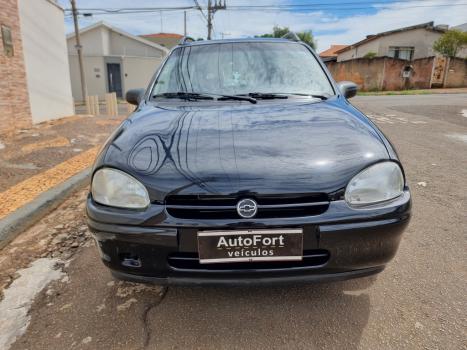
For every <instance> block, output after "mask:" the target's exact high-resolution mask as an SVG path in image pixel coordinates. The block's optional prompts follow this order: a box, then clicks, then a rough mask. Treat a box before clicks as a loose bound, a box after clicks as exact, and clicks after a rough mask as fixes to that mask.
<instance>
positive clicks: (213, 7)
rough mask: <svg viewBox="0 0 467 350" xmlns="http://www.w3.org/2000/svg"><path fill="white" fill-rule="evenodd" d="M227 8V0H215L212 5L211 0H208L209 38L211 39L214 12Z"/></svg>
mask: <svg viewBox="0 0 467 350" xmlns="http://www.w3.org/2000/svg"><path fill="white" fill-rule="evenodd" d="M226 8H227V6H226V4H225V0H224V3H222V0H219V2H218V1H217V0H214V5H212V2H211V0H208V18H207V21H208V40H211V33H212V19H213V17H214V14H215V13H216V11H217V10H225V9H226Z"/></svg>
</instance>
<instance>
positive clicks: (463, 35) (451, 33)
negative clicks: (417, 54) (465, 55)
mask: <svg viewBox="0 0 467 350" xmlns="http://www.w3.org/2000/svg"><path fill="white" fill-rule="evenodd" d="M465 45H467V32H462V31H460V30H456V29H451V30H448V31H447V32H445V33H444V34H443V35H442V36H441V37H440V38H439V39H438V40H436V41H435V43H434V44H433V49H434V50H435V51H436V52H439V53H440V54H442V55H445V56H449V57H455V56H456V55H457V53H458V52H459V51H460V49H461V48H462V46H465Z"/></svg>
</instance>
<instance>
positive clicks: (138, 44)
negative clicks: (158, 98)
mask: <svg viewBox="0 0 467 350" xmlns="http://www.w3.org/2000/svg"><path fill="white" fill-rule="evenodd" d="M80 38H81V46H82V48H83V61H84V73H85V79H86V86H87V90H88V94H89V95H99V97H100V98H103V97H104V95H105V94H106V93H108V92H116V93H117V96H118V97H123V96H124V95H125V92H126V91H128V90H130V89H133V88H145V87H147V85H148V83H149V81H150V79H151V77H152V76H153V74H154V72H155V71H156V69H157V67H158V66H159V65H160V64H161V62H162V60H163V59H164V57H165V56H166V55H167V53H168V52H169V50H168V49H167V48H165V47H163V46H161V45H159V44H156V43H153V42H151V41H148V40H145V39H143V38H141V37H138V36H135V35H132V34H129V33H126V32H124V31H122V30H120V29H117V28H115V27H113V26H111V25H109V24H106V23H104V22H98V23H95V24H93V25H91V26H88V27H85V28H83V29H81V30H80ZM67 44H68V55H69V62H70V74H71V86H72V91H73V97H74V98H75V100H82V99H83V98H82V96H81V80H80V74H79V64H78V55H77V52H76V48H75V45H76V42H75V35H74V33H71V34H69V35H68V36H67Z"/></svg>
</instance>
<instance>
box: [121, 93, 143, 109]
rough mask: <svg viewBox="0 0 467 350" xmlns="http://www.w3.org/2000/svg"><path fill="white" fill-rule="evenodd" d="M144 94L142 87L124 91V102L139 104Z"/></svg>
mask: <svg viewBox="0 0 467 350" xmlns="http://www.w3.org/2000/svg"><path fill="white" fill-rule="evenodd" d="M143 96H144V89H131V90H128V91H127V92H126V95H125V99H126V102H128V103H130V104H132V105H136V106H137V105H139V103H140V102H141V100H142V99H143Z"/></svg>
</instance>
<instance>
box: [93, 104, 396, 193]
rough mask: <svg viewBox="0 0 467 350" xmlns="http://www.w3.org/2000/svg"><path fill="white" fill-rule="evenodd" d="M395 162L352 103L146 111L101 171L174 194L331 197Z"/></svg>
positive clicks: (122, 134)
mask: <svg viewBox="0 0 467 350" xmlns="http://www.w3.org/2000/svg"><path fill="white" fill-rule="evenodd" d="M381 159H388V151H387V150H386V147H385V146H384V143H383V142H382V140H381V136H380V134H379V133H378V132H377V131H376V130H375V128H374V127H373V125H372V124H371V123H370V122H369V121H368V119H367V118H366V117H365V116H363V115H362V114H361V113H359V112H358V111H357V110H355V109H354V108H353V107H352V106H350V105H348V104H347V102H342V101H334V102H332V101H326V102H319V103H297V102H295V103H290V102H288V103H281V104H277V103H275V104H274V103H268V102H263V103H260V104H258V105H251V106H243V105H242V106H239V105H238V104H234V103H232V106H224V107H219V106H212V105H211V106H209V105H206V106H205V107H199V105H198V106H197V107H196V108H194V107H192V106H191V107H185V108H181V107H177V108H160V107H154V106H145V107H143V108H142V109H141V110H140V111H139V112H137V113H135V114H134V115H133V117H131V118H130V119H128V120H127V121H126V122H125V123H124V125H123V126H122V128H121V130H120V131H119V132H118V133H117V136H116V137H114V139H113V140H111V141H110V145H109V147H108V148H107V151H106V153H105V156H103V157H101V160H100V164H97V166H99V167H100V166H110V167H115V168H119V169H121V170H123V171H126V172H128V173H130V174H132V175H133V176H134V177H136V178H137V179H139V180H140V181H141V182H142V183H144V185H145V186H146V187H147V188H148V191H149V193H150V197H151V200H152V201H163V199H164V198H165V196H166V195H167V194H217V195H235V194H236V195H246V194H255V193H261V194H278V193H309V192H310V193H311V192H325V193H331V192H335V191H338V190H341V189H343V188H344V187H345V186H346V185H347V183H348V181H349V180H350V179H351V178H352V177H353V176H354V175H355V174H356V173H357V172H358V171H360V170H361V169H363V168H364V167H366V166H367V165H369V164H371V163H374V162H376V161H378V160H381Z"/></svg>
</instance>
